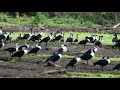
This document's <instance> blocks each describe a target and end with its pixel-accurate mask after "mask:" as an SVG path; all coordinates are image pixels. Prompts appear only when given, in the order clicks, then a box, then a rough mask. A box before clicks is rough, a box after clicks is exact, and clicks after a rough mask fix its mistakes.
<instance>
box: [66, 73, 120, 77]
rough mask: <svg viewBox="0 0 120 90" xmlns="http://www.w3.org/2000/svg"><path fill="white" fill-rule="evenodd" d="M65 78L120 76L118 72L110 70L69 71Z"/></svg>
mask: <svg viewBox="0 0 120 90" xmlns="http://www.w3.org/2000/svg"><path fill="white" fill-rule="evenodd" d="M64 77H65V78H120V74H119V73H118V74H117V73H110V72H92V73H90V72H68V74H67V75H64Z"/></svg>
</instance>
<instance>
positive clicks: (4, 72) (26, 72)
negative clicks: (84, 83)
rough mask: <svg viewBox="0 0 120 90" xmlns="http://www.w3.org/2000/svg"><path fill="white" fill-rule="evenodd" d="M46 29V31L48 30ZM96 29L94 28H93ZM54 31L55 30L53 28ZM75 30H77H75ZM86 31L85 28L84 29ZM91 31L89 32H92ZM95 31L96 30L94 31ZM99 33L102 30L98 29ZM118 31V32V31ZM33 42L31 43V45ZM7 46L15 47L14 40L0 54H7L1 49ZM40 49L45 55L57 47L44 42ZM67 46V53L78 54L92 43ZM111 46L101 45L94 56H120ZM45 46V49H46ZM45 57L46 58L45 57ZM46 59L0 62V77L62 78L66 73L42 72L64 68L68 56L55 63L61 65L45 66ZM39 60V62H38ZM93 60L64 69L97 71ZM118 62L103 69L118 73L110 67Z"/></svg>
mask: <svg viewBox="0 0 120 90" xmlns="http://www.w3.org/2000/svg"><path fill="white" fill-rule="evenodd" d="M25 30H26V31H27V30H28V28H27V29H23V27H22V28H21V29H17V28H14V29H13V28H12V29H11V28H9V30H8V29H6V30H5V31H25ZM36 30H38V31H39V30H40V29H36ZM49 30H50V31H52V30H54V28H52V29H51V28H49ZM49 30H48V31H49ZM95 30H96V29H95ZM54 31H55V30H54ZM76 31H77V30H76ZM86 31H87V30H86ZM92 31H94V30H92ZM92 31H91V32H92ZM111 31H112V30H106V32H105V33H112V32H111ZM118 31H119V30H116V31H114V32H118ZM94 32H96V31H94ZM99 32H100V33H104V32H102V30H99ZM118 33H119V32H118ZM34 44H35V43H33V44H31V46H33V45H34ZM7 47H15V42H14V43H8V44H5V46H4V47H3V48H2V49H0V55H3V54H4V55H6V54H8V53H7V52H4V51H3V49H5V48H7ZM41 47H42V50H40V51H39V53H38V54H46V55H51V54H52V53H53V52H54V51H56V50H57V49H58V48H59V47H58V46H56V45H55V44H53V45H52V44H49V46H48V47H46V46H45V44H41ZM67 47H68V52H67V53H66V54H67V55H72V56H73V55H74V56H75V55H76V54H79V55H80V56H81V55H82V54H84V53H85V52H86V51H87V50H88V49H90V48H91V47H93V46H92V45H87V46H86V47H85V48H84V46H80V45H76V44H74V45H67ZM111 47H112V46H103V47H102V48H99V49H98V51H97V53H96V55H95V56H101V57H102V56H110V57H112V58H113V57H120V51H119V50H118V49H112V48H111ZM46 48H47V49H46ZM46 59H47V58H46ZM46 59H39V60H32V61H27V62H25V61H16V62H3V61H1V62H0V77H14V78H63V75H64V74H67V73H64V74H62V73H56V74H43V73H44V72H46V71H49V70H60V69H64V68H65V66H66V65H67V63H68V62H69V61H70V60H71V59H70V58H65V59H63V58H62V59H61V60H58V61H57V62H56V64H57V65H60V66H62V67H49V66H46V64H45V63H44V62H45V60H46ZM38 62H39V63H38ZM93 62H95V61H94V60H90V61H89V65H86V64H85V63H86V62H84V61H82V62H80V63H79V64H78V65H76V69H75V70H73V69H71V68H68V69H66V71H67V72H73V71H78V72H98V71H99V70H100V69H101V68H100V67H99V66H96V67H92V63H93ZM118 63H119V62H117V61H112V62H111V63H110V64H109V65H108V66H106V67H105V68H104V71H108V72H110V73H120V72H119V71H112V68H113V67H114V66H115V65H116V64H118Z"/></svg>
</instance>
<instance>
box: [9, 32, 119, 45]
mask: <svg viewBox="0 0 120 90" xmlns="http://www.w3.org/2000/svg"><path fill="white" fill-rule="evenodd" d="M20 33H21V34H23V33H27V32H14V33H13V36H14V37H13V38H12V40H13V41H14V40H15V39H16V38H17V37H18V36H19V34H20ZM37 33H39V32H37ZM8 34H9V32H8ZM77 34H79V41H80V40H83V39H85V37H86V36H91V35H92V34H96V35H98V36H99V35H103V36H104V37H103V41H102V42H103V44H104V45H113V43H112V38H113V37H114V36H113V34H98V33H85V32H74V36H73V38H74V39H75V38H76V35H77ZM46 36H47V33H46V32H45V33H44V37H46ZM69 36H70V32H65V36H64V39H65V40H66V39H67V38H68V37H69ZM44 37H42V38H44ZM118 38H120V35H118Z"/></svg>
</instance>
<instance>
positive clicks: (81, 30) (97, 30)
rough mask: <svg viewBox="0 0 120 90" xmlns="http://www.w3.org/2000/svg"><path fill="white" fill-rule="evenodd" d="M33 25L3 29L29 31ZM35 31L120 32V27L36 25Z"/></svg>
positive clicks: (5, 29) (7, 30)
mask: <svg viewBox="0 0 120 90" xmlns="http://www.w3.org/2000/svg"><path fill="white" fill-rule="evenodd" d="M31 27H32V26H16V25H13V26H11V27H5V28H3V31H5V32H9V31H12V32H19V31H20V32H28V31H29V29H30V28H31ZM33 31H35V32H38V31H43V32H44V31H45V32H53V31H73V32H93V33H109V34H113V33H120V28H117V29H111V28H84V29H83V28H80V29H61V28H56V27H47V26H44V27H42V28H41V27H34V29H33Z"/></svg>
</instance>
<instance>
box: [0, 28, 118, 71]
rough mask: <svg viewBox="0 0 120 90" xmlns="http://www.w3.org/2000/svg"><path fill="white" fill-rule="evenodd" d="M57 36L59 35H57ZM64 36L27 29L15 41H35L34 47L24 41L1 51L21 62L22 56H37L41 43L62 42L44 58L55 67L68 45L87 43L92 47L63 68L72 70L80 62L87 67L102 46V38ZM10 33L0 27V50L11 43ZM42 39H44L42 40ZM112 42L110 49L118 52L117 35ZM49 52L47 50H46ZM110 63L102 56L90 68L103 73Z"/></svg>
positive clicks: (106, 57)
mask: <svg viewBox="0 0 120 90" xmlns="http://www.w3.org/2000/svg"><path fill="white" fill-rule="evenodd" d="M57 34H59V35H57ZM64 36H65V34H64V33H63V32H62V31H57V32H55V33H48V36H47V37H44V33H43V32H42V31H41V32H40V33H39V34H36V33H34V34H33V28H30V29H29V33H26V34H20V35H19V36H18V37H17V38H16V40H15V41H19V40H23V41H24V40H25V41H26V40H27V41H33V42H35V41H37V42H38V43H36V45H35V46H32V47H30V45H29V44H28V42H27V41H26V42H25V44H22V45H19V43H16V47H8V48H5V49H4V50H3V52H8V53H9V54H10V56H11V57H13V58H14V57H18V58H19V59H20V60H22V57H23V56H24V55H28V54H35V55H36V54H37V53H38V52H39V51H40V50H41V49H42V47H41V43H44V45H45V46H48V44H49V42H52V43H54V42H56V41H57V42H58V43H59V42H63V43H62V45H61V47H60V48H59V49H57V50H56V51H55V52H53V53H52V54H51V56H49V57H48V58H46V61H45V63H47V64H51V65H55V63H56V61H58V60H60V59H62V57H63V55H64V54H65V53H67V52H68V51H69V50H68V47H67V45H68V44H71V45H74V44H73V43H76V44H77V45H82V46H84V48H85V46H86V45H87V44H89V43H91V44H92V45H93V47H92V48H90V49H88V50H87V51H86V52H85V53H84V54H83V55H81V56H80V55H75V57H74V58H73V59H71V60H70V61H69V62H68V63H67V64H66V67H65V68H74V69H75V67H76V64H79V63H80V62H81V61H86V64H87V65H89V60H91V59H92V58H93V57H95V55H96V52H97V51H98V50H99V49H100V48H101V47H102V45H103V42H102V40H103V36H102V35H101V36H97V35H92V36H91V37H88V36H86V37H85V38H84V40H81V41H79V35H78V34H77V35H76V38H73V33H70V36H69V37H68V38H67V39H66V40H65V39H64ZM12 37H13V36H12V33H10V34H7V33H6V32H3V30H2V27H0V48H3V47H4V46H5V44H4V42H5V41H8V40H9V41H11V39H12ZM43 37H44V38H43ZM111 41H112V42H113V47H112V48H115V47H117V48H119V50H120V39H118V37H117V33H115V34H114V38H113V39H112V40H111ZM46 49H47V50H48V51H49V48H46ZM110 63H111V61H110V58H109V56H104V55H103V58H102V59H101V60H98V61H96V62H94V63H93V66H92V67H95V66H96V65H99V66H101V70H102V71H103V67H104V66H107V65H109V64H110ZM115 69H117V70H119V69H120V63H119V64H117V65H116V66H115V67H114V68H113V70H115Z"/></svg>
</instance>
